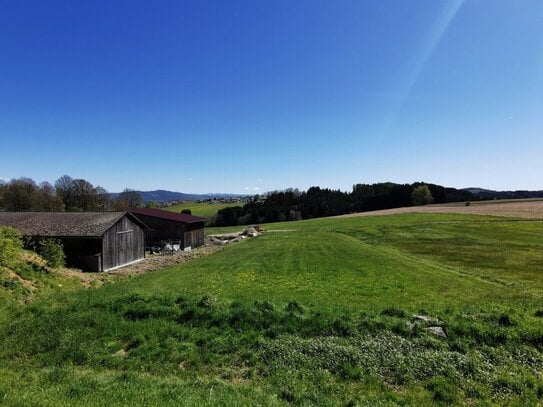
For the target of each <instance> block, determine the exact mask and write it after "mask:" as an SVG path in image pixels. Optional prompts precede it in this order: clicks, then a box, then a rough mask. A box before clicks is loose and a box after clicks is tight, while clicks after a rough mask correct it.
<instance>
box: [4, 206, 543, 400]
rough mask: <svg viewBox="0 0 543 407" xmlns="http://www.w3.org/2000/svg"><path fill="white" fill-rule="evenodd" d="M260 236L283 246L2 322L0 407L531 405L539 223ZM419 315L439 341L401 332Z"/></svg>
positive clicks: (372, 222)
mask: <svg viewBox="0 0 543 407" xmlns="http://www.w3.org/2000/svg"><path fill="white" fill-rule="evenodd" d="M267 229H268V230H289V231H283V232H269V233H267V234H264V235H262V236H260V237H258V238H257V239H252V240H248V241H245V242H243V243H240V244H233V245H231V246H228V247H226V248H225V250H224V251H222V252H220V253H218V254H216V255H213V256H210V257H207V258H203V259H200V260H196V261H194V262H192V263H189V264H185V265H182V266H178V267H174V268H170V269H166V270H163V271H160V272H156V273H152V274H148V275H144V276H140V277H137V278H133V279H131V280H128V281H124V282H121V283H116V284H112V285H108V286H105V287H102V288H99V289H96V290H87V291H85V292H81V293H78V294H77V295H73V294H70V293H64V294H57V295H56V296H53V297H51V298H47V299H45V300H43V301H38V302H35V303H34V305H31V306H27V307H19V308H17V307H14V308H13V310H12V312H13V313H14V314H16V315H17V318H16V319H14V320H15V322H13V323H7V324H5V326H4V328H3V329H2V330H1V332H0V340H1V341H2V343H3V344H4V348H3V349H1V352H0V361H3V363H0V365H3V366H4V367H2V368H0V399H2V397H3V396H2V395H4V398H5V401H6V402H7V404H13V405H17V404H18V403H19V404H20V403H22V402H23V400H24V401H25V403H24V404H32V403H38V404H45V405H59V404H65V405H69V404H72V403H73V402H77V403H79V404H88V405H96V404H106V403H108V404H110V405H111V404H119V405H121V404H126V403H128V402H135V403H138V404H168V403H171V404H176V403H183V404H190V405H206V404H207V405H214V404H217V403H223V404H238V405H240V404H241V405H249V404H266V405H272V404H283V403H288V402H296V403H301V404H323V405H326V404H338V403H348V402H354V403H362V404H364V403H368V404H375V403H378V402H380V403H384V404H419V405H420V404H428V403H432V402H436V403H444V404H454V403H462V402H464V401H466V400H471V402H472V403H474V404H477V403H479V402H480V403H482V404H484V403H485V400H486V401H488V400H493V401H494V402H503V401H504V400H509V401H510V402H512V403H513V404H519V405H536V404H537V403H538V400H539V402H541V400H542V399H543V381H542V378H541V375H542V373H543V371H542V370H543V369H542V366H543V357H542V355H541V349H542V345H543V328H542V326H543V319H542V318H541V317H540V316H536V315H541V314H543V306H541V303H542V299H543V298H542V297H543V295H542V294H543V281H542V280H541V274H540V273H541V266H542V265H543V263H542V255H541V253H542V252H543V250H542V249H543V243H542V239H541V237H542V235H543V232H542V231H543V223H542V222H538V221H516V220H510V219H504V218H491V217H475V216H465V215H430V214H418V215H399V216H391V217H375V218H349V219H317V220H311V221H303V222H292V223H282V224H275V225H267ZM255 301H259V302H257V303H255ZM267 301H268V302H267ZM421 311H422V312H425V313H427V314H429V315H433V316H437V317H439V318H440V320H441V321H443V322H442V325H443V326H444V328H445V330H446V331H447V333H448V335H449V337H448V338H447V339H446V340H438V339H435V338H434V337H432V336H430V335H428V334H426V333H424V331H422V330H417V329H415V331H414V332H411V331H409V329H408V328H407V322H408V321H409V319H410V316H411V314H412V313H415V312H421ZM44 384H45V385H44ZM538 397H539V399H538Z"/></svg>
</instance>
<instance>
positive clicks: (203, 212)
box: [164, 202, 243, 218]
mask: <svg viewBox="0 0 543 407" xmlns="http://www.w3.org/2000/svg"><path fill="white" fill-rule="evenodd" d="M232 206H243V203H242V202H240V203H213V204H210V203H205V202H204V203H188V204H179V205H172V206H168V207H167V208H164V209H166V210H167V211H172V212H181V211H182V210H183V209H190V210H191V212H192V214H193V215H194V216H204V217H206V218H211V217H212V216H215V215H216V214H217V212H218V211H219V210H221V209H224V208H230V207H232Z"/></svg>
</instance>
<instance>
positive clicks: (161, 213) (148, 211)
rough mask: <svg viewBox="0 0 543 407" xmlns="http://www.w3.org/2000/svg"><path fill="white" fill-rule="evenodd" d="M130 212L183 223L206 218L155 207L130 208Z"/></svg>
mask: <svg viewBox="0 0 543 407" xmlns="http://www.w3.org/2000/svg"><path fill="white" fill-rule="evenodd" d="M130 212H131V213H133V214H134V215H136V216H137V215H145V216H152V217H154V218H160V219H167V220H174V221H177V222H183V223H197V222H205V221H206V220H207V218H203V217H201V216H192V215H187V214H185V213H175V212H171V211H165V210H163V209H156V208H132V209H130Z"/></svg>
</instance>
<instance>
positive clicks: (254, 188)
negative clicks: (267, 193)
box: [245, 187, 260, 192]
mask: <svg viewBox="0 0 543 407" xmlns="http://www.w3.org/2000/svg"><path fill="white" fill-rule="evenodd" d="M245 190H246V191H253V192H256V191H260V187H245Z"/></svg>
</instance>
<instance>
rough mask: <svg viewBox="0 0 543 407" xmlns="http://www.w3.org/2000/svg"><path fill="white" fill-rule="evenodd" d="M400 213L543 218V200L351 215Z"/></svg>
mask: <svg viewBox="0 0 543 407" xmlns="http://www.w3.org/2000/svg"><path fill="white" fill-rule="evenodd" d="M399 213H462V214H473V215H492V216H507V217H518V218H529V219H543V200H542V201H519V202H514V201H513V202H512V201H507V202H499V201H498V202H488V203H487V202H485V203H483V202H477V203H473V204H472V205H471V206H465V205H459V204H447V205H427V206H411V207H407V208H395V209H384V210H381V211H371V212H359V213H352V214H349V215H342V217H349V216H381V215H395V214H399Z"/></svg>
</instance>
